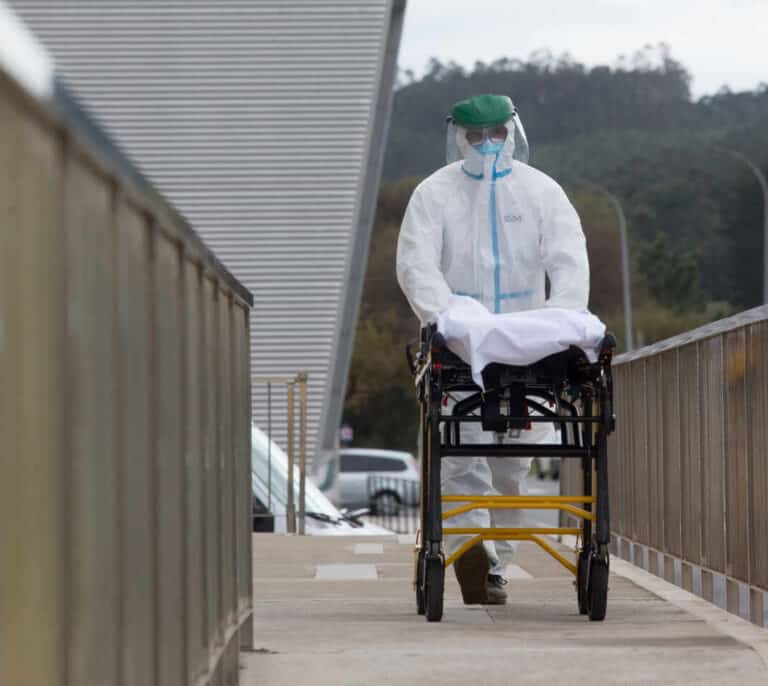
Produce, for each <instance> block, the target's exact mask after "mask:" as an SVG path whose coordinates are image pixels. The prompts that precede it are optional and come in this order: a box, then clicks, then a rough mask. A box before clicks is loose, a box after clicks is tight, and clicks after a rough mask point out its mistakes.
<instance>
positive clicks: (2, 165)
mask: <svg viewBox="0 0 768 686" xmlns="http://www.w3.org/2000/svg"><path fill="white" fill-rule="evenodd" d="M8 86H9V84H8V82H7V81H6V78H5V76H4V75H3V74H2V73H1V72H0V208H1V209H0V212H1V214H0V322H1V324H0V343H1V344H0V384H1V387H2V392H0V436H1V437H2V444H1V446H2V455H1V456H0V550H2V551H3V552H2V554H0V579H1V580H2V581H0V682H2V683H3V684H6V683H7V684H31V685H33V686H34V685H36V684H52V683H56V682H57V681H58V680H59V678H60V676H61V674H62V673H63V672H64V669H65V651H64V646H63V645H62V642H61V632H60V627H61V626H62V625H63V624H64V623H65V622H66V621H67V617H66V611H67V608H66V607H65V604H64V601H63V599H64V597H65V594H64V589H65V588H66V583H67V576H66V565H65V560H64V553H65V550H66V542H65V540H64V538H63V536H62V533H63V526H62V514H63V512H64V502H65V492H64V490H63V489H62V487H61V484H62V479H63V478H64V476H65V475H66V466H65V464H64V460H63V458H64V455H65V449H64V442H63V430H64V423H63V418H62V409H63V408H62V406H61V405H54V404H52V403H50V402H49V399H50V398H53V397H57V396H60V395H61V394H62V393H63V388H64V387H63V383H64V379H63V377H62V368H63V352H64V345H63V338H64V327H63V326H62V324H63V310H62V307H61V304H62V298H61V291H60V289H58V286H59V284H60V283H61V280H62V278H63V273H62V264H61V261H60V259H59V255H60V254H61V251H62V242H61V238H62V233H61V231H60V230H59V219H58V216H59V198H60V196H61V192H60V189H61V183H62V178H61V174H60V170H59V165H60V150H59V141H58V140H57V138H56V136H55V135H52V134H51V132H50V131H49V130H48V129H47V128H46V127H45V126H44V125H42V124H41V123H40V122H37V121H35V120H31V121H30V120H27V119H26V118H25V117H24V111H23V108H22V107H20V104H19V102H17V101H16V100H14V99H11V98H6V97H4V93H5V90H6V88H8ZM22 198H23V199H24V202H21V200H22ZM30 199H33V200H34V201H33V202H30Z"/></svg>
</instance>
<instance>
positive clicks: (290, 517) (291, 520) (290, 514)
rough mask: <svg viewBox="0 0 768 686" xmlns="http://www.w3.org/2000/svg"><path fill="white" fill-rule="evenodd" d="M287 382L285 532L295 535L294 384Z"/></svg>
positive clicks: (293, 382)
mask: <svg viewBox="0 0 768 686" xmlns="http://www.w3.org/2000/svg"><path fill="white" fill-rule="evenodd" d="M295 383H296V382H295V381H289V382H288V489H287V490H288V493H287V496H288V497H287V501H286V507H285V517H286V523H285V530H286V531H287V532H288V533H289V534H295V533H296V503H295V498H294V494H293V466H294V464H295V452H294V451H295V446H294V435H293V410H294V384H295Z"/></svg>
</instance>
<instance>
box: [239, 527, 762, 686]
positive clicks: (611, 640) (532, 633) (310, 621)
mask: <svg viewBox="0 0 768 686" xmlns="http://www.w3.org/2000/svg"><path fill="white" fill-rule="evenodd" d="M412 548H413V546H412V544H411V545H409V544H408V543H407V541H405V540H403V539H398V538H397V537H386V538H375V539H371V538H370V537H360V538H349V537H343V538H342V537H338V538H332V537H327V538H320V537H304V538H300V537H295V536H293V537H289V536H273V535H268V534H260V535H256V536H255V537H254V584H255V598H256V610H255V626H254V636H255V638H254V647H255V651H254V652H251V653H244V654H243V656H242V665H243V671H242V672H241V677H242V678H241V684H243V685H244V686H256V685H262V684H263V685H265V686H267V685H268V686H283V685H285V686H289V685H290V686H326V685H327V686H331V685H332V686H378V685H379V684H397V685H398V686H410V685H411V684H418V685H419V686H421V685H422V684H424V685H429V684H435V685H438V684H439V685H440V686H453V685H454V684H455V685H457V686H458V685H459V684H460V685H461V686H466V685H467V684H470V685H471V686H474V685H476V686H480V684H488V683H493V684H498V685H499V686H506V684H553V683H571V684H588V683H590V684H600V685H603V684H718V685H720V684H739V685H740V686H746V685H748V684H750V685H751V684H755V685H757V684H761V685H762V686H765V685H766V684H768V659H766V656H768V650H766V649H765V646H768V630H763V629H757V628H754V627H752V625H749V624H748V623H746V622H743V620H740V619H738V618H735V617H733V616H731V615H728V614H727V613H725V612H724V611H721V610H718V609H717V608H714V607H712V608H711V609H709V608H708V609H709V613H708V614H705V613H700V616H698V615H696V614H692V613H691V612H689V611H688V609H686V608H688V607H689V605H686V604H685V602H686V601H685V599H684V598H683V601H682V602H677V603H674V602H670V600H664V599H662V597H661V596H664V595H665V594H664V593H663V592H662V591H659V587H658V584H663V585H664V586H668V588H669V589H674V593H672V594H671V595H668V596H667V597H668V598H670V599H672V600H674V598H680V597H682V596H681V595H680V594H683V595H684V596H688V595H689V594H685V592H683V591H679V589H676V588H675V587H673V586H669V585H667V584H665V582H662V581H660V580H657V579H656V578H655V577H650V575H647V574H646V576H648V577H649V581H648V583H644V582H643V579H642V577H643V574H645V573H644V572H642V571H640V570H637V573H632V578H633V579H634V580H635V581H634V582H633V581H630V580H629V579H628V578H626V577H623V576H619V575H617V574H616V573H615V572H614V571H612V576H611V583H610V591H609V600H608V617H607V618H606V620H605V622H603V623H595V622H589V621H588V620H587V619H586V618H584V617H582V616H580V615H579V614H578V611H577V609H576V599H575V592H574V590H573V585H572V581H571V578H570V576H569V575H568V574H567V573H566V572H565V570H562V569H561V568H560V566H559V565H557V564H556V563H555V562H554V561H553V560H551V558H549V557H548V556H546V555H545V554H544V553H542V552H541V551H540V550H539V549H538V548H537V547H536V546H534V545H533V544H523V545H522V546H521V549H520V552H519V554H518V565H519V566H518V567H517V568H516V569H514V570H513V574H512V575H511V576H512V577H513V578H512V579H511V580H510V583H509V586H508V587H507V588H508V591H509V595H510V602H509V605H507V606H504V607H465V606H463V605H462V604H461V601H460V596H459V589H458V585H457V584H456V581H455V577H454V575H453V572H452V571H449V573H448V575H447V589H446V610H445V616H444V618H443V621H442V622H441V623H440V624H429V623H427V622H426V621H425V620H424V618H423V617H420V616H418V615H417V614H416V608H415V601H414V598H413V593H412V591H411V585H410V580H411V571H412V564H413V563H412V553H411V551H412ZM623 565H624V566H622V563H617V564H616V565H614V569H619V570H621V569H622V568H626V565H627V563H623ZM633 569H634V568H633ZM627 574H629V570H628V571H627ZM651 579H652V581H651ZM636 582H637V583H636ZM638 583H640V584H644V585H646V586H648V587H649V588H655V590H656V591H657V593H659V595H657V594H655V593H652V592H651V591H649V590H646V588H644V587H643V586H641V585H638ZM654 584H656V586H654ZM688 602H689V603H690V602H691V601H690V600H689V601H688ZM701 602H703V601H701ZM693 604H694V605H695V599H694V601H693ZM702 617H705V618H702ZM734 627H735V629H736V631H734V630H733V628H734ZM739 631H741V632H742V633H741V634H740V633H739ZM734 636H738V637H740V638H742V640H738V639H737V638H734ZM744 636H746V637H747V638H746V639H744V638H743V637H744ZM755 636H756V637H757V643H756V642H755V640H753V639H754V638H755ZM762 636H765V637H766V643H765V644H764V646H763V647H761V646H760V645H759V644H760V641H761V639H762ZM744 640H746V642H743V641H744ZM750 643H751V644H752V645H750ZM754 645H757V650H756V649H755V648H754V647H753V646H754Z"/></svg>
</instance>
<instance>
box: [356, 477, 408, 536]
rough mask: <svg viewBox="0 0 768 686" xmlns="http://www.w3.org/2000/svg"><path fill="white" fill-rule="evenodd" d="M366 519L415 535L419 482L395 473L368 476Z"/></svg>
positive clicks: (397, 532) (391, 529) (396, 530)
mask: <svg viewBox="0 0 768 686" xmlns="http://www.w3.org/2000/svg"><path fill="white" fill-rule="evenodd" d="M367 490H368V507H369V510H370V513H369V514H368V515H366V517H365V519H366V520H367V521H369V522H371V523H373V524H377V525H378V526H382V527H384V528H385V529H389V530H390V531H393V532H394V533H396V534H414V533H416V531H417V529H418V528H419V482H418V481H414V480H413V479H404V478H402V477H396V476H382V475H371V476H369V477H368V483H367Z"/></svg>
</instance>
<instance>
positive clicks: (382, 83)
mask: <svg viewBox="0 0 768 686" xmlns="http://www.w3.org/2000/svg"><path fill="white" fill-rule="evenodd" d="M405 6H406V0H392V2H391V3H390V5H389V16H388V24H389V26H388V30H387V39H386V41H385V42H384V43H383V45H382V53H381V58H380V60H379V71H378V74H377V81H378V93H377V97H376V98H375V99H374V100H373V101H372V103H371V111H370V115H369V121H370V126H369V127H368V144H367V151H366V156H365V158H364V160H363V164H362V165H361V169H362V174H361V176H360V185H359V190H358V196H357V205H356V207H355V220H354V223H353V226H354V227H356V229H357V230H356V231H355V233H354V238H353V240H352V241H351V242H350V246H349V251H348V253H347V266H346V273H347V286H346V290H345V297H344V300H343V302H342V303H341V305H340V308H339V309H340V312H339V320H338V324H337V328H336V335H335V338H334V342H333V348H334V349H335V350H336V358H335V362H334V364H333V368H332V369H331V370H330V374H329V376H330V383H328V384H327V385H326V389H325V399H324V402H323V414H322V416H321V420H320V427H319V429H320V430H319V432H318V436H317V443H316V446H315V451H314V457H315V460H314V464H313V467H314V469H315V471H316V472H317V470H318V468H319V467H321V466H322V465H323V462H324V460H323V456H324V455H326V454H327V453H328V452H329V451H332V450H333V449H334V448H335V447H336V445H337V442H338V439H337V437H338V430H339V426H340V424H341V420H342V413H343V409H344V397H345V394H346V387H347V380H348V377H349V368H350V365H351V362H352V351H353V348H354V343H355V330H356V326H357V319H358V314H359V311H360V302H361V300H362V294H363V284H364V282H365V274H366V270H367V263H368V251H369V247H370V242H371V234H372V231H373V223H374V218H375V214H376V200H377V196H378V190H379V183H380V181H381V171H382V168H383V164H384V149H385V145H386V141H387V136H388V133H389V122H390V114H391V111H392V100H393V97H394V84H395V76H396V73H397V55H398V51H399V48H400V39H401V37H402V31H403V20H404V18H405Z"/></svg>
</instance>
